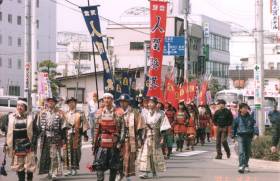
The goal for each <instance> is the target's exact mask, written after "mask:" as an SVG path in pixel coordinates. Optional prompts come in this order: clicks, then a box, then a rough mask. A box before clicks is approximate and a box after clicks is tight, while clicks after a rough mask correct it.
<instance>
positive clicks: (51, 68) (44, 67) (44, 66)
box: [39, 60, 60, 96]
mask: <svg viewBox="0 0 280 181" xmlns="http://www.w3.org/2000/svg"><path fill="white" fill-rule="evenodd" d="M56 67H57V64H56V63H55V62H52V61H51V60H44V61H42V62H41V63H39V70H40V71H41V72H46V73H48V75H49V80H50V84H51V90H52V95H53V96H58V88H59V86H60V82H59V81H58V80H56V79H55V78H56V76H58V75H60V73H58V72H56Z"/></svg>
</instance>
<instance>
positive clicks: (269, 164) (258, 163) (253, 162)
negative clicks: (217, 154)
mask: <svg viewBox="0 0 280 181" xmlns="http://www.w3.org/2000/svg"><path fill="white" fill-rule="evenodd" d="M230 149H231V157H230V159H228V161H225V160H215V161H217V162H219V163H224V164H227V165H236V167H237V166H238V155H237V153H236V151H235V149H234V145H230ZM249 166H250V168H251V169H254V168H258V169H265V170H270V171H279V172H280V162H274V161H266V160H259V159H253V158H250V160H249Z"/></svg>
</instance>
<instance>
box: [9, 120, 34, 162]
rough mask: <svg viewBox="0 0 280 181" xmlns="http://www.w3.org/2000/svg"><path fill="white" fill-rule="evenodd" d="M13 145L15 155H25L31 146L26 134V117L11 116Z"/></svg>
mask: <svg viewBox="0 0 280 181" xmlns="http://www.w3.org/2000/svg"><path fill="white" fill-rule="evenodd" d="M13 119H14V120H13V122H14V130H13V146H14V150H15V154H16V155H17V156H25V155H26V154H27V153H28V152H29V151H30V148H31V143H30V140H29V138H28V135H27V118H25V119H18V118H16V117H15V116H13Z"/></svg>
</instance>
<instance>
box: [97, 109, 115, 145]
mask: <svg viewBox="0 0 280 181" xmlns="http://www.w3.org/2000/svg"><path fill="white" fill-rule="evenodd" d="M99 124H100V129H101V143H100V146H101V147H102V148H112V147H113V146H114V144H115V143H116V142H117V140H116V136H115V135H116V134H117V133H118V129H117V121H116V119H115V114H114V112H111V113H108V112H105V113H103V114H102V116H101V120H100V123H99Z"/></svg>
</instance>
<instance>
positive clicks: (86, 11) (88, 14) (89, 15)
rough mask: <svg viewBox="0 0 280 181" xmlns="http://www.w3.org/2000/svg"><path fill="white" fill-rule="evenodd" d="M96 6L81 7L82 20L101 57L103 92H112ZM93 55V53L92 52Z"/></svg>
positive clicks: (109, 69) (111, 79) (112, 84)
mask: <svg viewBox="0 0 280 181" xmlns="http://www.w3.org/2000/svg"><path fill="white" fill-rule="evenodd" d="M97 7H98V6H87V7H81V10H82V13H83V15H84V19H85V22H86V25H87V28H88V31H89V33H90V35H91V39H92V42H93V43H94V45H95V46H96V47H97V49H98V52H99V54H100V56H101V59H102V62H103V68H104V80H103V81H104V92H114V81H113V78H112V72H111V68H110V64H109V61H108V57H107V53H106V50H105V47H104V43H103V39H102V38H103V35H102V33H101V27H100V20H99V16H98V9H97ZM93 53H94V52H93Z"/></svg>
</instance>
